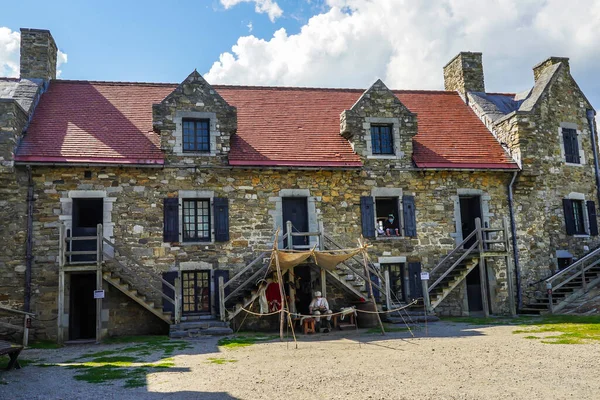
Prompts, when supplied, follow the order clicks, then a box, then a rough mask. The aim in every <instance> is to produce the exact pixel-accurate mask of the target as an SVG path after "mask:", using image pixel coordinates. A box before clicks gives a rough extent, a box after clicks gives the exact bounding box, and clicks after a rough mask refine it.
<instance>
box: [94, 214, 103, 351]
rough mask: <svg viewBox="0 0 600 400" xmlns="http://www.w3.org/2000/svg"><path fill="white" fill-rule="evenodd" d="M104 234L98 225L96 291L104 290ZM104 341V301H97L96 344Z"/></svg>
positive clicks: (99, 299) (98, 299) (100, 225)
mask: <svg viewBox="0 0 600 400" xmlns="http://www.w3.org/2000/svg"><path fill="white" fill-rule="evenodd" d="M103 237H104V232H103V229H102V224H98V225H97V230H96V290H102V245H103V244H104V242H103V240H102V238H103ZM101 340H102V299H101V298H97V299H96V342H97V343H100V341H101Z"/></svg>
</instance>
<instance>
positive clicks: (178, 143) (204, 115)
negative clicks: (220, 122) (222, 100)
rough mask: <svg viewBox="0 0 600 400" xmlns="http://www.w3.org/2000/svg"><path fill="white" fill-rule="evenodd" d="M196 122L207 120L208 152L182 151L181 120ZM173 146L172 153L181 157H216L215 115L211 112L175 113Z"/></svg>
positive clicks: (217, 133)
mask: <svg viewBox="0 0 600 400" xmlns="http://www.w3.org/2000/svg"><path fill="white" fill-rule="evenodd" d="M184 119H186V120H198V119H207V120H209V123H208V129H209V136H210V138H209V142H210V151H185V152H184V151H183V120H184ZM173 122H175V132H173V136H174V137H175V145H174V146H173V153H175V154H176V155H178V156H182V157H196V156H205V157H206V156H216V155H217V136H219V135H220V132H218V131H217V114H216V113H212V112H198V111H177V112H176V113H175V118H174V120H173Z"/></svg>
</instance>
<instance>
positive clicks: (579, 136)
mask: <svg viewBox="0 0 600 400" xmlns="http://www.w3.org/2000/svg"><path fill="white" fill-rule="evenodd" d="M563 129H574V130H575V131H576V132H577V148H578V150H579V163H570V162H567V161H566V160H567V156H566V154H565V141H564V139H563ZM582 139H583V132H582V131H581V130H579V127H578V126H577V124H572V123H570V122H561V123H560V127H559V128H558V141H559V143H560V158H561V160H562V162H564V163H565V165H569V166H572V167H581V166H584V165H585V152H584V151H583V140H582Z"/></svg>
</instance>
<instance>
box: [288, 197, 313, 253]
mask: <svg viewBox="0 0 600 400" xmlns="http://www.w3.org/2000/svg"><path fill="white" fill-rule="evenodd" d="M281 202H282V207H281V208H282V213H283V225H284V227H283V229H284V231H285V229H286V226H287V225H286V224H287V221H291V222H292V232H308V203H307V198H306V197H283V198H282V199H281ZM292 244H293V245H294V246H308V245H309V237H308V236H294V237H293V238H292ZM287 245H288V239H287V238H286V239H284V241H283V246H284V247H285V248H287Z"/></svg>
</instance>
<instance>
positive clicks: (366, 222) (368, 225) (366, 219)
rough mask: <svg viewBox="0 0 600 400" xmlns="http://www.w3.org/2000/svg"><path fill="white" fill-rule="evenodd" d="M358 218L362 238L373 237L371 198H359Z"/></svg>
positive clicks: (373, 214) (373, 219)
mask: <svg viewBox="0 0 600 400" xmlns="http://www.w3.org/2000/svg"><path fill="white" fill-rule="evenodd" d="M360 216H361V222H362V234H363V236H364V237H368V238H372V237H375V210H374V207H373V198H372V197H371V196H361V198H360Z"/></svg>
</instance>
